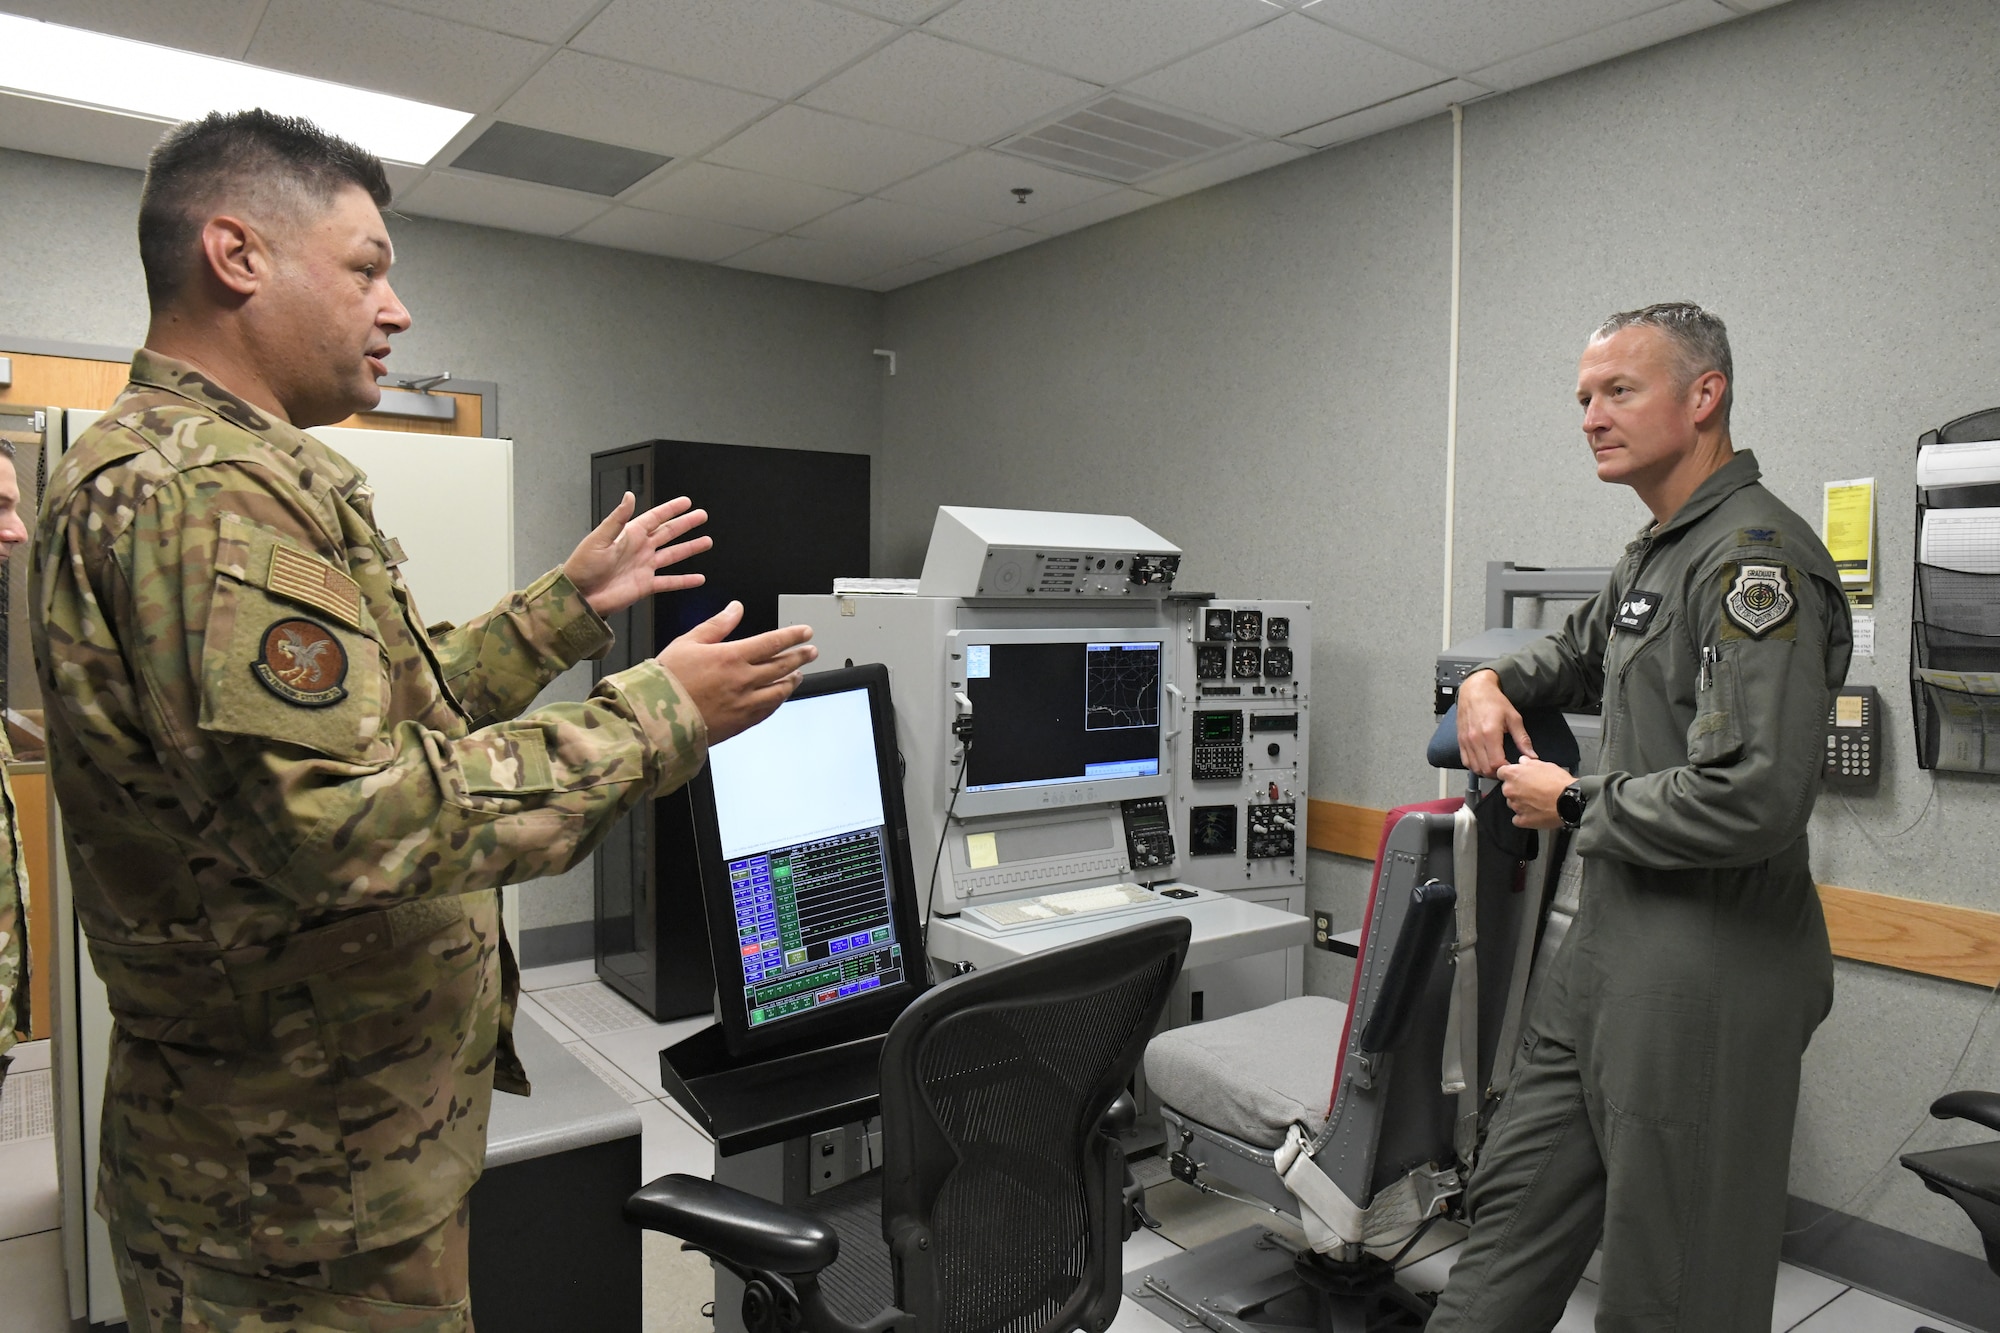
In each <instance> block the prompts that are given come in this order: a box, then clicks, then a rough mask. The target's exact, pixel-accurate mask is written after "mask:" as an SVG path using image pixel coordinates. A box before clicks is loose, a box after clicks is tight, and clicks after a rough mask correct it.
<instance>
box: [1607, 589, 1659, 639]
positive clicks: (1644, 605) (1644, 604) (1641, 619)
mask: <svg viewBox="0 0 2000 1333" xmlns="http://www.w3.org/2000/svg"><path fill="white" fill-rule="evenodd" d="M1665 600H1666V599H1665V598H1664V597H1662V596H1660V594H1659V593H1656V592H1642V591H1640V590H1638V589H1636V588H1635V589H1633V590H1632V591H1631V592H1628V593H1626V594H1625V596H1624V597H1622V598H1620V599H1619V602H1618V614H1617V615H1615V616H1613V617H1612V618H1611V623H1612V624H1613V625H1615V626H1617V627H1618V628H1619V629H1622V630H1630V631H1631V632H1632V633H1634V634H1644V633H1645V632H1646V626H1648V625H1650V624H1652V623H1653V616H1654V615H1655V614H1656V613H1657V612H1658V611H1659V609H1660V603H1661V602H1663V601H1665Z"/></svg>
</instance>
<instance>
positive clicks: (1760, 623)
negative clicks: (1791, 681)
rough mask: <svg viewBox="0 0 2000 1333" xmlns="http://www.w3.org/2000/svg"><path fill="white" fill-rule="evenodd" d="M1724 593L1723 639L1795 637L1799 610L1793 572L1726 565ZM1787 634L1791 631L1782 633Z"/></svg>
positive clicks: (1767, 567) (1723, 573) (1785, 569)
mask: <svg viewBox="0 0 2000 1333" xmlns="http://www.w3.org/2000/svg"><path fill="white" fill-rule="evenodd" d="M1722 578H1723V580H1724V583H1725V585H1726V586H1725V588H1724V591H1723V594H1722V637H1723V638H1725V639H1734V638H1743V639H1765V638H1769V637H1771V635H1773V634H1774V633H1776V634H1777V635H1778V637H1779V638H1785V639H1788V638H1792V637H1793V636H1794V635H1796V633H1797V629H1796V628H1795V627H1794V628H1791V629H1790V630H1789V631H1787V627H1788V626H1790V625H1791V621H1792V613H1793V612H1795V611H1797V610H1798V607H1799V602H1798V598H1797V597H1796V596H1794V595H1793V593H1792V572H1791V570H1789V569H1787V568H1786V567H1785V566H1783V565H1752V564H1741V565H1725V566H1723V569H1722ZM1780 631H1787V632H1782V633H1781V632H1780Z"/></svg>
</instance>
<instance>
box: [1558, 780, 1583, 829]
mask: <svg viewBox="0 0 2000 1333" xmlns="http://www.w3.org/2000/svg"><path fill="white" fill-rule="evenodd" d="M1585 803H1586V798H1585V796H1584V794H1583V784H1582V783H1581V782H1572V783H1570V784H1569V786H1567V787H1564V788H1563V790H1562V795H1560V796H1558V797H1556V818H1558V819H1560V820H1562V822H1563V827H1564V828H1566V829H1574V828H1578V827H1580V826H1581V825H1582V824H1583V807H1584V805H1585Z"/></svg>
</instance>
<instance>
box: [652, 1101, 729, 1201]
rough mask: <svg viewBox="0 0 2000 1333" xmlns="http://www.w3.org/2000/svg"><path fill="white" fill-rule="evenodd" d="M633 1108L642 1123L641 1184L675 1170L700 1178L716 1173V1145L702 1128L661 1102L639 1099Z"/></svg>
mask: <svg viewBox="0 0 2000 1333" xmlns="http://www.w3.org/2000/svg"><path fill="white" fill-rule="evenodd" d="M633 1109H634V1110H636V1111H637V1112H638V1113H639V1121H640V1124H641V1125H642V1126H643V1129H642V1130H641V1131H640V1135H641V1137H640V1140H639V1162H640V1174H641V1175H642V1176H643V1177H644V1178H645V1179H644V1180H642V1181H641V1182H640V1183H641V1184H643V1183H645V1180H657V1179H659V1178H660V1177H661V1176H664V1175H671V1174H673V1173H675V1172H679V1173H680V1174H682V1175H689V1176H700V1177H702V1178H703V1179H707V1178H708V1177H710V1176H712V1175H714V1174H715V1145H714V1144H712V1143H710V1142H709V1141H708V1140H707V1139H706V1138H704V1137H702V1134H701V1131H699V1130H697V1129H695V1128H694V1127H693V1126H692V1125H690V1124H688V1122H687V1121H685V1120H683V1119H681V1118H680V1117H679V1116H677V1115H675V1114H674V1112H673V1110H672V1109H671V1108H670V1107H668V1106H666V1105H665V1104H664V1103H661V1102H653V1101H646V1102H638V1103H635V1104H634V1106H633Z"/></svg>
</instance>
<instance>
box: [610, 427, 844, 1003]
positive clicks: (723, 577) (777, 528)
mask: <svg viewBox="0 0 2000 1333" xmlns="http://www.w3.org/2000/svg"><path fill="white" fill-rule="evenodd" d="M868 467H869V459H868V456H867V455H866V454H842V453H828V452H821V451H819V450H812V449H760V448H754V447H750V446H745V445H734V444H706V443H698V442H694V441H687V440H648V441H646V442H645V443H643V444H635V445H630V446H627V447H625V448H622V449H613V450H608V451H606V452H604V453H599V454H594V455H592V456H591V460H590V472H591V486H590V491H591V516H592V517H591V522H592V523H595V522H596V521H598V520H599V519H601V518H603V517H604V515H605V514H606V513H608V512H610V510H611V508H612V506H614V505H616V504H617V503H618V499H619V497H620V496H621V495H623V494H624V493H625V492H626V491H628V490H629V491H631V492H632V493H633V494H634V495H635V496H637V497H638V499H639V508H640V510H641V512H643V511H644V510H646V509H647V508H649V507H651V506H653V505H656V504H659V503H660V502H662V501H664V500H671V499H672V498H674V497H675V496H677V495H686V496H690V497H692V498H693V500H694V502H695V504H696V505H697V506H698V507H699V508H702V509H706V510H707V511H708V515H709V517H708V523H707V524H706V525H705V526H704V527H702V528H701V529H700V531H701V532H704V533H706V534H708V535H709V536H710V537H713V538H714V539H715V547H714V549H713V550H710V551H707V552H705V553H703V554H701V555H699V556H696V557H694V558H693V559H691V560H688V561H685V562H683V563H682V564H680V565H678V566H676V567H675V572H676V573H689V574H695V573H699V574H705V575H706V576H707V580H708V581H707V582H706V583H704V584H703V585H702V586H701V587H699V588H694V589H690V590H688V591H686V592H678V593H669V594H666V595H664V596H660V597H654V598H650V599H647V600H644V601H641V602H639V603H637V604H636V605H634V606H632V607H631V608H629V609H628V610H626V611H623V612H621V613H619V614H618V615H616V616H613V617H612V618H611V627H612V629H613V630H614V631H616V633H617V636H618V639H617V642H616V643H615V644H613V645H612V648H611V651H610V653H609V654H607V655H606V656H605V657H604V659H603V660H602V661H600V662H598V663H596V664H595V678H600V679H601V678H602V677H603V676H605V675H607V674H609V673H611V672H614V671H622V670H624V669H625V668H626V667H629V666H633V665H635V664H636V663H639V662H642V661H644V660H645V659H646V658H648V657H651V656H653V655H654V654H655V653H657V652H659V651H660V649H662V648H664V647H666V646H667V644H668V643H669V642H670V641H672V640H673V639H675V638H677V637H678V636H680V635H681V634H683V633H685V632H686V631H687V630H689V629H691V628H693V627H694V626H695V625H698V624H700V623H701V622H702V621H704V620H707V619H708V618H709V617H710V616H712V615H714V614H715V613H716V612H718V611H720V610H721V609H722V608H723V607H724V606H726V605H728V604H729V602H731V601H732V600H734V601H740V602H742V603H743V623H742V625H741V626H739V627H738V629H737V631H736V632H735V633H734V634H733V635H731V636H730V637H732V638H745V637H748V636H750V635H753V634H761V633H763V632H764V631H766V630H770V629H775V628H777V624H778V596H779V594H781V593H788V592H793V593H825V592H831V591H833V580H834V579H835V578H851V577H857V576H859V577H865V576H866V575H867V573H868V542H869V471H868ZM694 857H695V846H694V825H693V822H692V814H691V810H690V807H689V804H688V799H687V796H686V794H685V793H684V792H673V793H670V794H669V795H667V796H664V797H662V798H660V799H659V800H657V801H652V802H649V803H647V804H645V805H642V806H640V807H639V808H638V809H637V810H635V811H633V812H632V814H631V815H630V816H628V817H627V818H625V819H623V820H621V821H620V822H619V824H618V826H617V827H616V828H614V829H612V831H611V834H610V836H609V837H607V838H606V839H605V841H604V844H603V846H601V847H600V848H599V849H598V851H597V855H596V857H595V867H596V889H597V893H596V900H597V901H596V908H597V919H596V936H597V946H596V953H597V975H598V977H599V978H600V979H602V980H603V981H604V983H605V984H606V985H608V986H610V987H611V988H612V989H613V990H615V991H617V992H619V993H620V994H621V995H624V996H625V997H626V998H628V999H630V1000H631V1001H632V1002H633V1003H635V1004H637V1005H638V1006H639V1007H640V1008H642V1009H644V1010H645V1011H646V1012H647V1013H649V1014H651V1015H652V1016H653V1018H654V1019H655V1020H656V1021H659V1022H666V1021H667V1020H669V1019H674V1018H685V1017H687V1016H689V1015H691V1014H705V1013H708V1012H709V1011H710V1010H711V1009H712V1008H713V1005H714V991H715V973H714V969H713V966H712V965H711V964H710V962H709V956H708V938H707V934H706V929H707V927H706V924H705V922H704V919H703V916H702V906H701V895H700V892H699V889H698V880H697V878H696V875H695V867H694Z"/></svg>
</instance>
